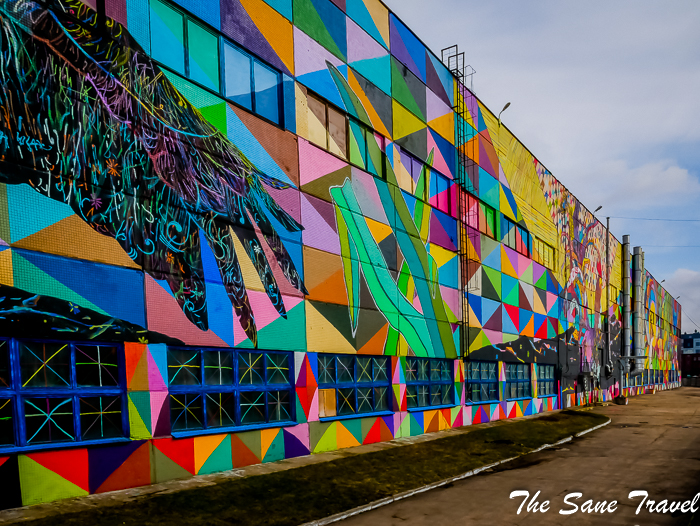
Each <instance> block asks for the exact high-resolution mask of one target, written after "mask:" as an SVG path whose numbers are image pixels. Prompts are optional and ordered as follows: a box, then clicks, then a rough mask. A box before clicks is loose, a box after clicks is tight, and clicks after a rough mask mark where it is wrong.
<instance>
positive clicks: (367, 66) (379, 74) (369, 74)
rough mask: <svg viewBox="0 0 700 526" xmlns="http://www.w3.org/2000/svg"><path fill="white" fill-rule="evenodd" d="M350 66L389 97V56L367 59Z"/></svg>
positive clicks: (352, 63)
mask: <svg viewBox="0 0 700 526" xmlns="http://www.w3.org/2000/svg"><path fill="white" fill-rule="evenodd" d="M350 66H351V67H352V68H353V69H355V70H356V71H357V72H358V73H359V74H360V75H362V76H363V77H365V78H366V79H367V80H369V81H370V82H371V83H372V84H374V85H375V86H377V87H378V88H379V89H380V90H382V91H383V92H384V93H386V94H387V95H391V56H389V55H386V56H384V57H378V58H367V59H364V60H357V61H355V62H351V63H350Z"/></svg>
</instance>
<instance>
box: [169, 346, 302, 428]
mask: <svg viewBox="0 0 700 526" xmlns="http://www.w3.org/2000/svg"><path fill="white" fill-rule="evenodd" d="M293 366H294V364H293V357H292V355H291V353H286V352H258V351H237V350H232V349H198V348H169V349H168V386H169V387H168V389H169V392H170V423H171V426H172V431H173V432H183V431H201V430H208V429H219V428H231V427H238V426H255V425H264V424H269V423H278V422H280V423H284V422H293V421H294V417H293V407H292V402H293V393H292V389H293V382H292V373H291V372H292V370H293Z"/></svg>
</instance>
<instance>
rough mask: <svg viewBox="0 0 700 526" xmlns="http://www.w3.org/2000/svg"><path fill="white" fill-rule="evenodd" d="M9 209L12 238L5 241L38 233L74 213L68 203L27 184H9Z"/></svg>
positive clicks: (10, 241) (15, 240) (12, 240)
mask: <svg viewBox="0 0 700 526" xmlns="http://www.w3.org/2000/svg"><path fill="white" fill-rule="evenodd" d="M7 209H8V215H9V219H10V239H6V240H5V241H8V242H9V243H15V242H17V241H19V240H20V239H24V238H25V237H27V236H31V235H32V234H36V233H37V232H39V231H40V230H43V229H44V228H46V227H48V226H51V225H53V224H54V223H58V222H59V221H60V220H61V219H65V218H66V217H69V216H72V215H73V214H74V212H73V209H71V207H70V206H68V205H67V204H65V203H63V202H60V201H54V200H53V199H51V198H49V197H45V196H43V195H41V194H39V192H37V191H36V190H34V189H33V188H31V187H30V186H29V185H26V184H19V185H9V184H8V185H7ZM29 216H31V220H30V217H29Z"/></svg>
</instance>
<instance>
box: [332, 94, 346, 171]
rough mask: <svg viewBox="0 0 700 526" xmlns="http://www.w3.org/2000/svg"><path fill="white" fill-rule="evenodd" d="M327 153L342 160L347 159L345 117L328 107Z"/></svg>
mask: <svg viewBox="0 0 700 526" xmlns="http://www.w3.org/2000/svg"><path fill="white" fill-rule="evenodd" d="M328 151H330V152H331V153H334V154H336V155H338V156H340V157H342V158H343V159H345V158H347V152H348V140H347V117H345V114H343V113H340V112H339V111H337V110H335V109H334V108H331V107H330V106H329V107H328Z"/></svg>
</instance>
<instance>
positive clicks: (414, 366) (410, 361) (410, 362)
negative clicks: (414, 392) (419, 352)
mask: <svg viewBox="0 0 700 526" xmlns="http://www.w3.org/2000/svg"><path fill="white" fill-rule="evenodd" d="M417 378H418V360H416V359H415V358H406V381H407V382H415V381H416V379H417Z"/></svg>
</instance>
